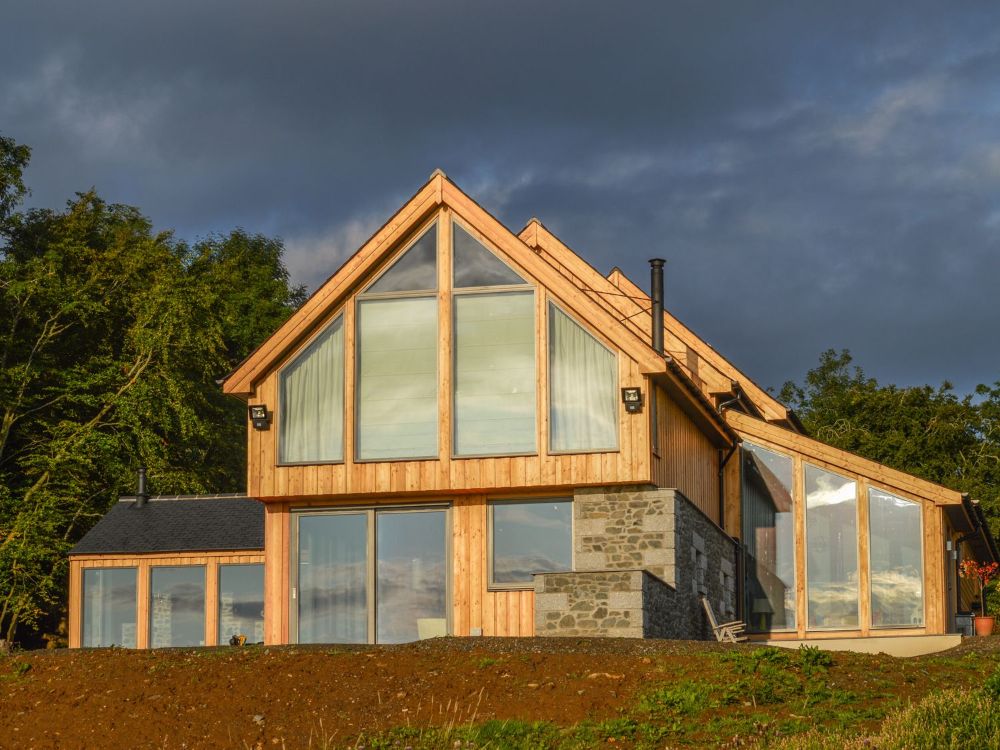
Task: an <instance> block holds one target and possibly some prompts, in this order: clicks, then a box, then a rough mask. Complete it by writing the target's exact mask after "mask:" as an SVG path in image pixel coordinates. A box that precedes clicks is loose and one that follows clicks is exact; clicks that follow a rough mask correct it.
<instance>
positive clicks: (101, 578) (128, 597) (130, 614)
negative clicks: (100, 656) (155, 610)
mask: <svg viewBox="0 0 1000 750" xmlns="http://www.w3.org/2000/svg"><path fill="white" fill-rule="evenodd" d="M135 592H136V569H135V568H87V569H85V570H84V571H83V639H82V645H83V646H84V647H85V648H88V647H98V646H122V647H124V648H135V619H136V614H135V613H136V593H135Z"/></svg>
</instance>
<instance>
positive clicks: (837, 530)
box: [805, 464, 858, 628]
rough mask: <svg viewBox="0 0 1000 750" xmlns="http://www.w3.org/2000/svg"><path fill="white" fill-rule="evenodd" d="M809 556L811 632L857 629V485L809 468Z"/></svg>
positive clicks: (807, 547) (807, 502) (807, 504)
mask: <svg viewBox="0 0 1000 750" xmlns="http://www.w3.org/2000/svg"><path fill="white" fill-rule="evenodd" d="M805 480H806V555H807V569H806V572H807V576H806V577H807V584H808V586H807V588H808V607H809V627H810V628H856V627H858V513H857V504H858V503H857V488H856V485H855V482H854V481H853V480H851V479H847V478H845V477H842V476H838V475H837V474H833V473H831V472H829V471H824V470H823V469H819V468H817V467H815V466H810V465H809V464H806V466H805Z"/></svg>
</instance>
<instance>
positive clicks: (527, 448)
mask: <svg viewBox="0 0 1000 750" xmlns="http://www.w3.org/2000/svg"><path fill="white" fill-rule="evenodd" d="M534 450H535V302H534V294H533V293H532V292H527V293H514V294H510V293H507V294H476V295H469V296H459V297H456V298H455V453H456V454H457V455H473V454H501V453H529V452H533V451H534Z"/></svg>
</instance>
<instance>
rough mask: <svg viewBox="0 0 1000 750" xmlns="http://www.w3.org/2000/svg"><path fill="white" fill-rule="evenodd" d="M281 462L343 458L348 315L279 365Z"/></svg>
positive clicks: (340, 317) (338, 319) (340, 318)
mask: <svg viewBox="0 0 1000 750" xmlns="http://www.w3.org/2000/svg"><path fill="white" fill-rule="evenodd" d="M280 382H281V385H280V408H279V419H280V433H279V439H278V446H279V447H278V450H279V452H280V456H279V461H280V462H281V463H305V462H319V461H340V460H342V459H343V458H344V319H343V317H342V316H339V317H338V318H337V319H336V320H334V321H333V322H332V323H330V324H329V326H327V328H326V330H325V331H323V332H322V333H321V334H320V335H319V336H317V337H316V339H315V340H313V342H312V343H311V344H309V346H308V347H306V349H305V350H304V351H303V352H302V353H301V354H299V356H298V357H296V358H295V360H294V361H293V362H292V363H291V364H289V365H288V366H286V367H285V369H284V370H282V371H281V376H280Z"/></svg>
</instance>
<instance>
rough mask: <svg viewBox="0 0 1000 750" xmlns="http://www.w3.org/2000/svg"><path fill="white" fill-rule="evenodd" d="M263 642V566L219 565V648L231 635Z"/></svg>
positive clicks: (248, 641) (254, 641)
mask: <svg viewBox="0 0 1000 750" xmlns="http://www.w3.org/2000/svg"><path fill="white" fill-rule="evenodd" d="M240 635H243V636H246V639H247V643H263V642H264V566H263V565H260V564H254V565H220V566H219V645H220V646H225V645H226V644H227V643H229V640H230V639H231V638H232V637H233V636H240Z"/></svg>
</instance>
